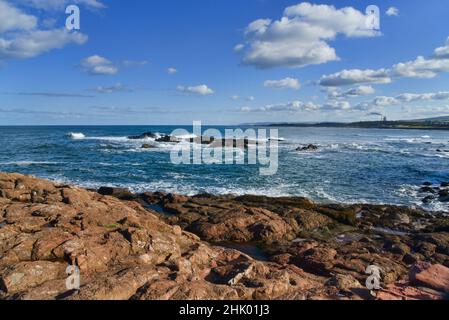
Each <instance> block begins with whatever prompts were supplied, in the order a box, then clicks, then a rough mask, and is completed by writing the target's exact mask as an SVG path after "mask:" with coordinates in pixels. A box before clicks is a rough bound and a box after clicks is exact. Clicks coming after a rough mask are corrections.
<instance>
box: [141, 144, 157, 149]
mask: <svg viewBox="0 0 449 320" xmlns="http://www.w3.org/2000/svg"><path fill="white" fill-rule="evenodd" d="M141 148H142V149H154V148H156V146H154V145H152V144H148V143H145V144H143V145H142V147H141Z"/></svg>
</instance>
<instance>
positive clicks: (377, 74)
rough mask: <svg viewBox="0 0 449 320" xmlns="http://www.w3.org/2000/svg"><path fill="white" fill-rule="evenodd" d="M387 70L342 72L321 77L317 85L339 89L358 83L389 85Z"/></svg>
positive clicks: (389, 79)
mask: <svg viewBox="0 0 449 320" xmlns="http://www.w3.org/2000/svg"><path fill="white" fill-rule="evenodd" d="M390 82H391V78H390V74H389V70H388V69H379V70H370V69H368V70H360V69H352V70H343V71H340V72H337V73H334V74H330V75H324V76H322V77H321V79H320V81H319V84H320V85H321V86H324V87H340V86H347V85H354V84H360V83H390Z"/></svg>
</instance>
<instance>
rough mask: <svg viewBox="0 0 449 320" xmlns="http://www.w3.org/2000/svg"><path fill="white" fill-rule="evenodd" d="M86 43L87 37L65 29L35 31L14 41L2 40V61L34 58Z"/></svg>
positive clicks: (0, 46)
mask: <svg viewBox="0 0 449 320" xmlns="http://www.w3.org/2000/svg"><path fill="white" fill-rule="evenodd" d="M86 41H87V36H86V35H83V34H81V33H77V32H75V33H72V32H68V31H67V30H65V29H53V30H33V31H30V32H26V33H21V34H19V35H17V36H16V38H14V39H4V38H0V60H7V59H27V58H33V57H35V56H38V55H40V54H42V53H44V52H47V51H50V50H52V49H60V48H62V47H64V46H65V45H67V44H69V43H75V44H83V43H85V42H86Z"/></svg>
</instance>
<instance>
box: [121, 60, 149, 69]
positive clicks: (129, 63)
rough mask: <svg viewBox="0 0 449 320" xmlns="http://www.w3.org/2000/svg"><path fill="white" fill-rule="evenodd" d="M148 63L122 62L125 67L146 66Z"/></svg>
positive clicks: (141, 61)
mask: <svg viewBox="0 0 449 320" xmlns="http://www.w3.org/2000/svg"><path fill="white" fill-rule="evenodd" d="M148 63H149V62H148V60H125V61H123V62H122V64H123V65H124V66H125V67H140V66H146V65H147V64H148Z"/></svg>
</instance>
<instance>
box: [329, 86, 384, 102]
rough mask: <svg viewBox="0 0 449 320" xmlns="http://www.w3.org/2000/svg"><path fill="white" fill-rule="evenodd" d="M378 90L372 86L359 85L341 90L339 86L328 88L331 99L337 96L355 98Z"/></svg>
mask: <svg viewBox="0 0 449 320" xmlns="http://www.w3.org/2000/svg"><path fill="white" fill-rule="evenodd" d="M375 92H376V90H375V89H374V88H373V87H372V86H358V87H355V88H351V89H348V90H346V91H341V90H339V89H338V88H334V87H330V88H329V90H328V98H329V99H337V98H345V99H346V98H355V97H360V96H365V95H369V94H373V93H375Z"/></svg>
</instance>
